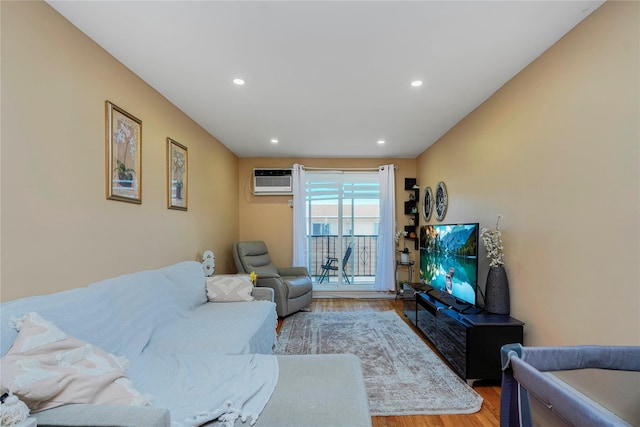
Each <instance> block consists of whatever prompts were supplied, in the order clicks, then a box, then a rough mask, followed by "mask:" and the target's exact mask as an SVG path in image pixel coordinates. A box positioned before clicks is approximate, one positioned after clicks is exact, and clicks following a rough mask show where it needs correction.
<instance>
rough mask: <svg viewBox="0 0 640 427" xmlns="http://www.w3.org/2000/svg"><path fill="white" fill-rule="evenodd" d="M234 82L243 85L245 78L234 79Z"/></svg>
mask: <svg viewBox="0 0 640 427" xmlns="http://www.w3.org/2000/svg"><path fill="white" fill-rule="evenodd" d="M233 83H235V84H237V85H238V86H242V85H243V84H244V80H242V79H233Z"/></svg>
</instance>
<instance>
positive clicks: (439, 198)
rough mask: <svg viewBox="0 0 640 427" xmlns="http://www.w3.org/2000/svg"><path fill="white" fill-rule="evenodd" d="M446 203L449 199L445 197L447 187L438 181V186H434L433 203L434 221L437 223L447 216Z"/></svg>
mask: <svg viewBox="0 0 640 427" xmlns="http://www.w3.org/2000/svg"><path fill="white" fill-rule="evenodd" d="M448 203H449V198H448V196H447V186H446V185H444V182H442V181H440V182H439V183H438V185H436V201H435V210H436V219H437V220H438V221H442V220H443V219H444V216H445V215H446V214H447V205H448Z"/></svg>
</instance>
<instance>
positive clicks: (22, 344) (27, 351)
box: [0, 313, 151, 412]
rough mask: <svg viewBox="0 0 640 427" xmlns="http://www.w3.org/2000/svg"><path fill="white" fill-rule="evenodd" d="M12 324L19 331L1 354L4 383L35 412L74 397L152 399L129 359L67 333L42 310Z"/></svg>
mask: <svg viewBox="0 0 640 427" xmlns="http://www.w3.org/2000/svg"><path fill="white" fill-rule="evenodd" d="M12 324H13V325H12V326H14V327H15V328H16V329H17V330H18V331H19V332H18V336H17V337H16V340H15V342H14V343H13V345H12V346H11V348H10V349H9V351H7V353H6V354H5V355H4V356H3V357H2V359H0V369H1V371H2V379H1V386H2V389H3V390H11V391H12V392H13V394H15V395H16V396H18V398H20V400H22V401H23V402H25V403H26V404H27V406H28V407H29V409H30V410H31V411H32V412H37V411H42V410H45V409H50V408H55V407H57V406H61V405H65V404H69V403H93V404H105V405H106V404H110V405H140V406H146V405H149V404H150V401H151V399H150V396H148V395H145V396H143V395H141V394H140V393H139V392H138V391H137V390H136V389H135V388H134V387H133V384H132V383H131V381H129V379H128V378H127V377H126V375H125V372H124V371H125V369H126V366H127V365H128V361H127V360H126V359H124V358H118V357H116V356H113V355H111V354H109V353H107V352H105V351H104V350H101V349H100V348H98V347H95V346H93V345H91V344H89V343H86V342H84V341H82V340H79V339H77V338H74V337H72V336H69V335H67V334H65V333H64V332H63V331H61V330H60V329H59V328H58V327H57V326H56V325H54V324H53V323H52V322H50V321H47V320H44V319H43V318H42V317H40V316H39V315H38V314H37V313H28V314H27V315H25V316H24V317H23V318H21V319H19V320H14V321H12Z"/></svg>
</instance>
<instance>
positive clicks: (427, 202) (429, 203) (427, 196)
mask: <svg viewBox="0 0 640 427" xmlns="http://www.w3.org/2000/svg"><path fill="white" fill-rule="evenodd" d="M432 211H433V192H432V191H431V187H427V188H425V189H424V196H423V197H422V217H423V218H424V220H425V221H429V220H430V219H431V212H432Z"/></svg>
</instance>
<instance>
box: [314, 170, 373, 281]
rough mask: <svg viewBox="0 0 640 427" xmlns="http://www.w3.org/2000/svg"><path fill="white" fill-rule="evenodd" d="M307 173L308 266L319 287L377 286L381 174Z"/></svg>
mask: <svg viewBox="0 0 640 427" xmlns="http://www.w3.org/2000/svg"><path fill="white" fill-rule="evenodd" d="M305 175H306V204H307V209H306V222H307V241H308V251H307V253H308V255H309V259H308V268H309V271H310V272H311V274H312V275H313V277H314V288H315V289H318V290H320V289H325V290H369V289H373V282H374V275H375V260H376V257H375V251H376V245H377V237H378V224H379V222H380V186H379V182H378V173H377V172H335V171H331V172H324V171H322V172H311V171H307V173H306V174H305Z"/></svg>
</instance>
